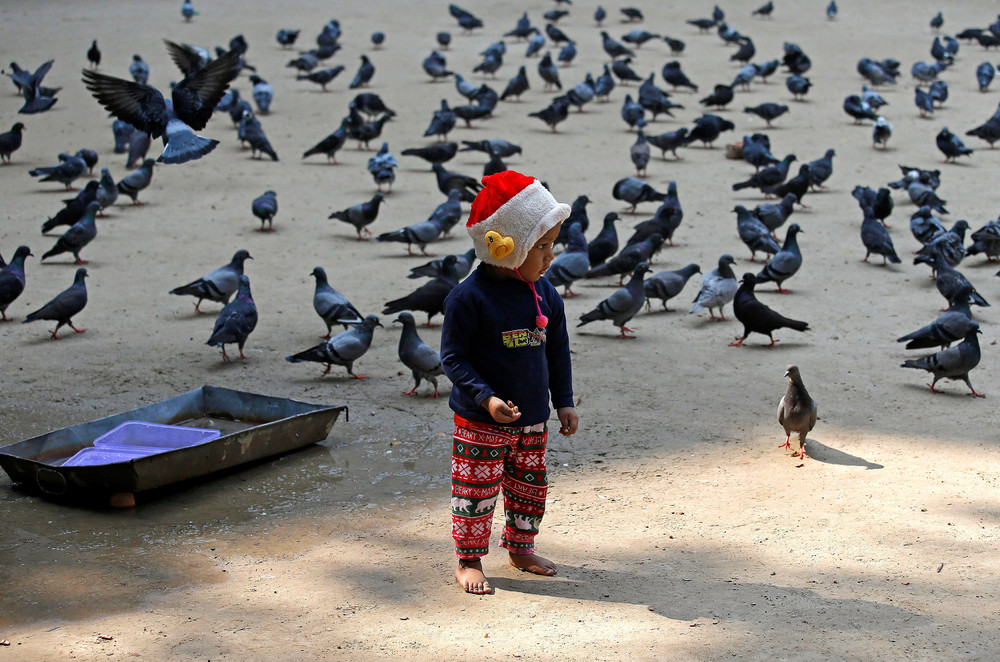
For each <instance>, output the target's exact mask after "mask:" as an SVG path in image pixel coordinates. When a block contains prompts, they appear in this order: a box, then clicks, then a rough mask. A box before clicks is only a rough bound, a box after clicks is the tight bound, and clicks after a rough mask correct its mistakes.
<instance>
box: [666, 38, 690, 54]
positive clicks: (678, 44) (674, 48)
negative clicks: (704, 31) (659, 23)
mask: <svg viewBox="0 0 1000 662" xmlns="http://www.w3.org/2000/svg"><path fill="white" fill-rule="evenodd" d="M663 41H665V42H667V46H669V47H670V54H671V55H679V54H681V53H683V52H684V46H685V44H684V42H683V41H681V40H680V39H674V38H673V37H667V36H664V37H663Z"/></svg>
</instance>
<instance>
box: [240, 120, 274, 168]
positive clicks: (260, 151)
mask: <svg viewBox="0 0 1000 662" xmlns="http://www.w3.org/2000/svg"><path fill="white" fill-rule="evenodd" d="M240 129H241V130H242V134H243V135H242V136H240V139H241V140H246V142H247V143H249V144H250V158H251V159H263V158H264V154H267V155H268V156H270V157H271V160H272V161H277V160H278V154H277V153H276V152H275V151H274V148H273V147H271V141H270V140H268V139H267V134H265V133H264V128H263V127H262V126H261V125H260V121H259V120H258V119H257V118H256V117H254V114H253V112H252V111H250V110H244V111H243V119H242V120H241V121H240Z"/></svg>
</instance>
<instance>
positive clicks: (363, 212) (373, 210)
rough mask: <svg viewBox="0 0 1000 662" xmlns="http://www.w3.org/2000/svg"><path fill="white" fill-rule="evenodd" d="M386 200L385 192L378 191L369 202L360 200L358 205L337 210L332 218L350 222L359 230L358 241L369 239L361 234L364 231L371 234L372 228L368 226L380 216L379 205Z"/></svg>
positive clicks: (331, 215)
mask: <svg viewBox="0 0 1000 662" xmlns="http://www.w3.org/2000/svg"><path fill="white" fill-rule="evenodd" d="M384 200H385V194H383V193H381V192H378V193H376V194H375V195H374V196H372V199H371V200H369V201H367V202H359V203H358V204H356V205H353V206H351V207H348V208H347V209H342V210H340V211H335V212H333V213H332V214H330V216H329V217H330V218H336V219H337V220H340V221H344V222H345V223H350V224H351V225H353V226H354V228H355V229H356V230H357V231H358V241H367V239H366V238H365V237H362V236H361V233H362V232H364V233H365V234H366V235H371V230H369V229H368V228H367V227H366V226H368V225H369V224H370V223H372V222H373V221H374V220H375V218H376V217H378V210H379V205H381V204H382V202H383V201H384Z"/></svg>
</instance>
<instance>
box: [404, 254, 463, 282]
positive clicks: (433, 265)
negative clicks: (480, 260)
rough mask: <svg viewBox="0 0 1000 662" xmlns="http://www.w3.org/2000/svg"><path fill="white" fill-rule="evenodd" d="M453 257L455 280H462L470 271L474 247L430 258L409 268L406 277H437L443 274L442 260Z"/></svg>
mask: <svg viewBox="0 0 1000 662" xmlns="http://www.w3.org/2000/svg"><path fill="white" fill-rule="evenodd" d="M448 257H453V258H455V263H454V265H453V266H452V267H451V268H452V269H453V270H454V274H455V280H458V281H460V280H462V279H463V278H465V277H466V276H468V275H469V272H470V271H472V265H473V263H475V261H476V249H475V248H470V249H469V250H467V251H466V252H465V253H462V254H460V255H451V256H448V255H446V256H445V257H439V258H437V259H436V260H431V261H430V262H427V263H426V264H422V265H420V266H419V267H413V268H412V269H410V273H409V275H408V276H407V278H437V277H438V276H441V275H443V274H444V262H445V260H446V258H448Z"/></svg>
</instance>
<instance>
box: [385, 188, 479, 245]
mask: <svg viewBox="0 0 1000 662" xmlns="http://www.w3.org/2000/svg"><path fill="white" fill-rule="evenodd" d="M458 197H459V196H458V192H457V191H455V190H452V192H451V194H450V195H449V198H448V199H449V202H451V201H454V203H455V204H454V205H451V206H449V207H447V208H446V209H445V210H442V213H441V214H438V213H437V210H435V213H433V214H431V216H430V217H429V218H428V219H427V220H425V221H420V222H419V223H414V224H412V225H407V226H406V227H404V228H400V229H399V230H395V231H393V232H384V233H382V234H380V235H379V236H377V237H375V241H398V242H401V243H406V252H407V253H408V254H410V255H413V250H412V245H413V244H416V245H417V246H418V247H419V248H420V252H421V253H423V254H424V255H430V254H429V253H428V252H427V244H429V243H431V242H433V241H435V240H437V239H438V238H439V237H440V236H441V235H442V234H444V232H445V231H446V230H447V229H449V228H450V227H451V226H452V225H454V223H453V222H452V217H453V213H452V212H453V211H454V207H455V206H458V204H459V200H458ZM444 204H445V205H448V204H449V203H444ZM442 206H444V205H442ZM438 209H440V207H439V208H438ZM459 212H461V207H460V206H459Z"/></svg>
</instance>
